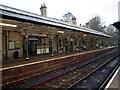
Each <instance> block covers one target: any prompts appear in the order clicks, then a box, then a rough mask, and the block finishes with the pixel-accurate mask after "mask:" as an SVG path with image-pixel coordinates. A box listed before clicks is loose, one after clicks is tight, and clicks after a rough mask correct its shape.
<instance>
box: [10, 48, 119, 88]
mask: <svg viewBox="0 0 120 90" xmlns="http://www.w3.org/2000/svg"><path fill="white" fill-rule="evenodd" d="M115 52H116V53H117V51H116V50H115V51H112V52H109V53H107V54H104V55H101V56H99V57H96V58H92V59H91V60H88V61H87V60H86V62H82V64H80V63H76V64H73V65H70V66H69V67H64V68H63V69H62V70H59V71H55V72H51V73H49V74H47V75H42V76H40V77H36V78H32V79H30V80H26V81H23V82H21V83H18V84H14V85H11V86H10V87H9V88H28V89H31V88H49V89H53V88H68V87H70V86H71V85H73V84H74V83H75V82H77V81H78V78H79V79H80V78H83V77H85V76H86V75H88V73H90V72H92V71H93V70H94V69H95V68H96V67H98V66H100V65H101V64H103V63H104V62H106V61H107V60H108V58H111V57H113V56H115V55H116V53H115ZM103 57H104V60H103ZM101 61H102V62H101ZM88 67H89V70H88Z"/></svg>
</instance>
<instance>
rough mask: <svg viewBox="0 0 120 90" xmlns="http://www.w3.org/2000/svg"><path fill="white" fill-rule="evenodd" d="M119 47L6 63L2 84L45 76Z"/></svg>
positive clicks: (2, 69) (3, 69)
mask: <svg viewBox="0 0 120 90" xmlns="http://www.w3.org/2000/svg"><path fill="white" fill-rule="evenodd" d="M116 48H117V47H107V48H103V49H97V50H92V51H86V52H74V53H70V54H64V53H63V54H61V55H56V56H54V57H51V56H48V57H47V56H46V57H44V58H43V57H42V58H39V57H36V58H33V59H31V61H25V59H21V60H19V61H18V60H16V61H15V62H14V60H13V61H6V63H5V62H4V64H3V68H1V69H0V71H2V75H3V77H2V81H3V82H2V83H3V86H4V85H9V84H11V83H15V82H19V81H22V80H25V79H28V78H31V77H34V76H38V75H41V74H45V73H48V72H51V71H54V70H58V69H60V68H63V67H66V66H68V65H71V64H74V63H77V62H80V61H82V60H86V59H89V58H92V57H95V56H99V55H101V54H103V53H106V52H109V51H111V50H114V49H116Z"/></svg>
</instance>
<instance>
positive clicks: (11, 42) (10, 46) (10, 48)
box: [9, 41, 15, 50]
mask: <svg viewBox="0 0 120 90" xmlns="http://www.w3.org/2000/svg"><path fill="white" fill-rule="evenodd" d="M13 49H15V42H14V41H9V50H13Z"/></svg>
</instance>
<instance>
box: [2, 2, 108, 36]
mask: <svg viewBox="0 0 120 90" xmlns="http://www.w3.org/2000/svg"><path fill="white" fill-rule="evenodd" d="M0 9H2V12H0V14H1V15H5V16H10V17H15V18H20V19H24V20H30V21H34V22H38V23H44V24H49V25H53V26H59V27H64V28H68V29H73V30H77V31H81V32H86V33H91V34H95V35H100V36H105V37H110V36H109V35H106V34H104V33H102V32H98V31H96V30H92V29H88V28H84V27H80V26H76V25H73V24H69V23H67V22H63V21H60V20H56V19H53V18H48V17H44V16H42V15H38V14H35V13H31V12H28V11H24V10H20V9H16V8H12V7H8V6H5V5H1V4H0Z"/></svg>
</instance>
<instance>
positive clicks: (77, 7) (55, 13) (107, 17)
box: [0, 0, 120, 25]
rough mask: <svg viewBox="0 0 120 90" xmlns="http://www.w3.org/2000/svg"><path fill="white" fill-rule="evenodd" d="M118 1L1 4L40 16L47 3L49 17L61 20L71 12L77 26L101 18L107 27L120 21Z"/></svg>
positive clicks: (14, 0)
mask: <svg viewBox="0 0 120 90" xmlns="http://www.w3.org/2000/svg"><path fill="white" fill-rule="evenodd" d="M118 1H120V0H0V4H3V5H7V6H11V7H14V8H18V9H22V10H25V11H29V12H33V13H37V14H40V6H41V4H43V3H45V4H46V6H47V16H48V17H51V18H58V19H61V18H62V16H63V15H64V14H66V13H67V12H71V13H72V14H73V15H74V16H76V18H77V24H78V25H79V24H82V25H83V24H85V23H86V22H88V21H89V20H90V19H91V18H92V17H94V16H96V15H97V16H100V17H101V19H102V21H103V22H105V25H109V24H113V22H116V21H118Z"/></svg>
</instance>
